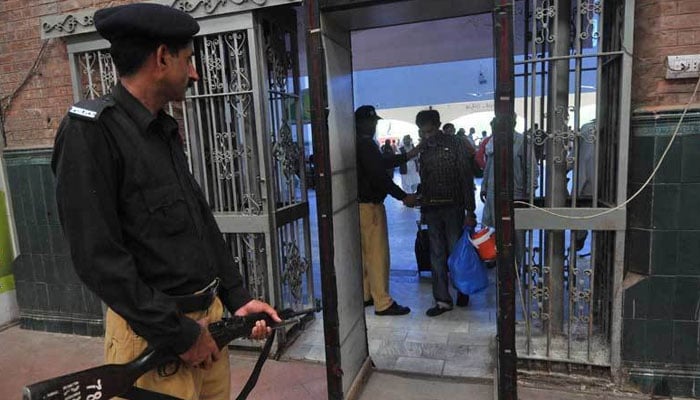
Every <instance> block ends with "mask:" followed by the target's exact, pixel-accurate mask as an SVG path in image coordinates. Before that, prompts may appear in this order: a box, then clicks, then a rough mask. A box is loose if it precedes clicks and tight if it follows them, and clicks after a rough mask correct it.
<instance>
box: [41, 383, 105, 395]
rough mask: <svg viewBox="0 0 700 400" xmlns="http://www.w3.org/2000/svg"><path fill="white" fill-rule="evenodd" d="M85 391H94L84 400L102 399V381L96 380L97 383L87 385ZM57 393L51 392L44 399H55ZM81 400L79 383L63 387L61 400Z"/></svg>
mask: <svg viewBox="0 0 700 400" xmlns="http://www.w3.org/2000/svg"><path fill="white" fill-rule="evenodd" d="M85 390H86V391H88V392H90V391H94V393H92V394H88V395H87V397H85V400H100V399H101V398H102V379H98V380H97V383H96V384H94V385H88V386H87V387H86V388H85ZM59 393H60V392H59V391H55V392H51V393H49V394H48V395H47V397H46V398H47V399H53V398H56V396H57V395H59ZM82 398H83V397H82V396H81V391H80V382H79V381H75V382H71V383H69V384H68V385H65V386H63V400H81V399H82Z"/></svg>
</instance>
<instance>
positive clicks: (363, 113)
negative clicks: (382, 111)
mask: <svg viewBox="0 0 700 400" xmlns="http://www.w3.org/2000/svg"><path fill="white" fill-rule="evenodd" d="M365 119H374V120H377V119H382V117H380V116H379V115H377V110H375V109H374V107H373V106H360V107H359V108H358V109H357V110H355V121H362V120H365Z"/></svg>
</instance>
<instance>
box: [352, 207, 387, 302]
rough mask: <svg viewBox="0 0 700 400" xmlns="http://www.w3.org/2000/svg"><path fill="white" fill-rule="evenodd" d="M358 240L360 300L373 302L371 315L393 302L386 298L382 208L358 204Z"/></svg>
mask: <svg viewBox="0 0 700 400" xmlns="http://www.w3.org/2000/svg"><path fill="white" fill-rule="evenodd" d="M360 240H361V243H362V273H363V280H362V281H363V284H364V296H365V298H364V299H365V301H367V300H369V299H373V300H374V309H375V311H384V310H386V309H387V308H389V306H391V304H392V303H393V302H394V301H393V300H392V299H391V296H390V295H389V235H388V233H387V229H386V210H385V209H384V204H374V203H360Z"/></svg>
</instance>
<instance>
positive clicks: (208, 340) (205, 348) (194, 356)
mask: <svg viewBox="0 0 700 400" xmlns="http://www.w3.org/2000/svg"><path fill="white" fill-rule="evenodd" d="M197 324H199V326H200V330H199V337H197V341H196V342H194V344H193V345H192V347H190V349H189V350H187V351H186V352H184V353H182V354H180V359H181V360H182V361H183V362H184V363H185V364H187V365H188V366H190V367H194V368H197V367H202V368H204V369H209V368H210V367H211V365H212V363H213V362H214V361H217V360H218V359H219V356H220V353H219V348H218V347H217V346H216V342H215V341H214V339H213V338H212V337H211V333H209V329H208V328H207V327H208V326H209V318H206V317H205V318H202V319H200V320H199V321H197Z"/></svg>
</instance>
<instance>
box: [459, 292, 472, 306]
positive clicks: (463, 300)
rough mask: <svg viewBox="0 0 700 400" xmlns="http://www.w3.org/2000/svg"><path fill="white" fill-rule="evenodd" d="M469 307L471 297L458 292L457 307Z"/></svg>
mask: <svg viewBox="0 0 700 400" xmlns="http://www.w3.org/2000/svg"><path fill="white" fill-rule="evenodd" d="M468 305H469V295H468V294H464V293H462V292H457V307H466V306H468Z"/></svg>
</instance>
